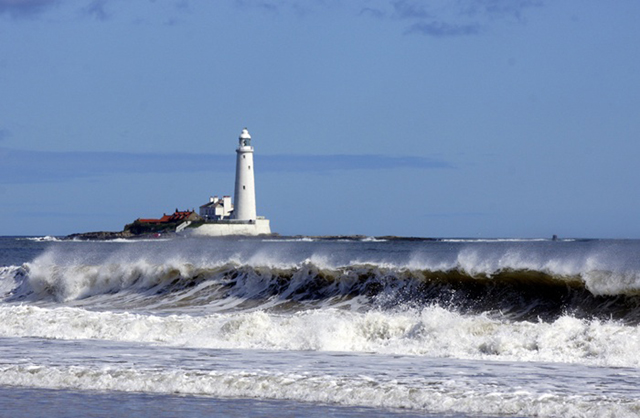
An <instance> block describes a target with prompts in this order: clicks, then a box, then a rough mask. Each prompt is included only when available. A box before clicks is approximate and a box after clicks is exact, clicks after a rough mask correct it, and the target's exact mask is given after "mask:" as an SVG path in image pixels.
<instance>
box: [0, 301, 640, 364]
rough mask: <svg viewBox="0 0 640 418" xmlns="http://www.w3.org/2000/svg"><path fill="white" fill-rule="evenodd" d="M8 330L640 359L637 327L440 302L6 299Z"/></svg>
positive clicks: (507, 357) (160, 340)
mask: <svg viewBox="0 0 640 418" xmlns="http://www.w3.org/2000/svg"><path fill="white" fill-rule="evenodd" d="M0 336H2V337H36V338H53V339H62V340H77V339H94V340H105V341H120V342H135V343H152V344H161V345H167V346H174V347H189V348H212V349H258V350H301V351H309V350H311V351H333V352H353V353H378V354H384V355H413V356H425V357H433V358H449V357H451V358H457V359H469V360H492V361H519V362H522V361H536V362H551V363H574V364H583V365H593V366H615V367H639V366H640V358H639V357H638V355H637V353H638V351H639V350H640V329H639V328H638V327H637V326H630V325H626V324H624V323H622V322H619V321H613V320H606V321H601V320H585V319H578V318H575V317H572V316H562V317H560V318H558V319H556V320H555V321H553V322H528V321H522V322H512V321H506V320H504V319H498V318H495V317H491V316H489V315H482V314H481V315H465V314H461V313H458V312H452V311H450V310H447V309H444V308H441V307H437V306H431V307H425V308H422V309H412V310H406V311H391V312H390V311H379V310H375V311H367V312H355V311H349V310H343V309H333V308H326V309H320V310H307V311H297V312H295V313H287V314H284V313H279V312H268V311H264V310H261V311H252V312H246V311H243V312H232V313H224V314H210V315H188V314H174V315H151V314H135V313H130V312H119V313H118V312H106V311H100V312H97V311H89V310H85V309H81V308H70V307H63V308H43V307H36V306H28V305H16V306H2V307H0Z"/></svg>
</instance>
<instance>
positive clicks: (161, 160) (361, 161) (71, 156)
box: [0, 148, 453, 184]
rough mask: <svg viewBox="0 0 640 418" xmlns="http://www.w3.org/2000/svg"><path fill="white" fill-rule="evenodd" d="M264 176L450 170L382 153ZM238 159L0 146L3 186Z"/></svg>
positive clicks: (282, 164)
mask: <svg viewBox="0 0 640 418" xmlns="http://www.w3.org/2000/svg"><path fill="white" fill-rule="evenodd" d="M256 160H257V161H256V164H258V166H259V170H260V171H261V172H317V173H322V172H331V171H338V170H380V169H397V168H414V169H441V168H452V167H453V166H452V165H451V164H449V163H448V162H446V161H443V160H439V159H437V158H428V157H397V156H384V155H260V156H259V157H257V158H256ZM234 167H235V159H234V157H233V156H232V155H228V154H224V155H221V154H220V155H219V154H188V153H176V154H158V153H145V154H143V153H124V152H43V151H25V150H16V149H9V148H0V183H4V184H24V183H44V182H53V181H65V180H72V179H76V178H88V177H99V176H105V175H110V174H122V173H125V174H136V173H139V174H142V173H197V172H233V170H234Z"/></svg>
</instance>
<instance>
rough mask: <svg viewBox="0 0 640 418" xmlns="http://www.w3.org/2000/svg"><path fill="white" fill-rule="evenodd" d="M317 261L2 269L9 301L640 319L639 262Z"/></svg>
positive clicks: (39, 263) (46, 263) (43, 261)
mask: <svg viewBox="0 0 640 418" xmlns="http://www.w3.org/2000/svg"><path fill="white" fill-rule="evenodd" d="M256 257H257V258H258V259H260V258H261V257H260V256H259V255H256ZM315 261H316V262H314V261H312V260H305V261H304V262H302V263H300V264H298V265H296V264H289V265H282V266H265V265H249V264H240V263H239V262H238V261H227V262H225V263H223V264H216V263H213V264H207V263H193V262H184V261H182V260H179V259H176V260H166V261H165V262H162V263H157V262H152V261H149V260H147V259H144V258H140V259H137V260H134V261H129V262H105V263H102V264H82V263H79V264H75V263H70V264H58V263H56V262H55V260H53V259H51V258H50V257H47V256H46V255H44V256H42V257H40V258H39V259H38V260H36V261H35V262H33V263H27V264H25V265H24V266H22V267H20V268H17V267H14V268H8V269H7V268H5V270H0V278H1V277H3V276H4V277H6V279H5V280H2V283H3V284H2V285H1V286H2V288H0V290H2V289H4V291H5V300H6V301H8V302H18V301H53V302H57V303H72V302H73V303H74V304H76V305H78V304H81V305H83V306H91V305H92V304H93V305H95V306H99V304H101V303H102V304H106V305H108V306H111V307H115V308H120V309H163V310H172V309H177V308H179V309H192V310H201V311H202V310H204V311H207V312H224V311H228V310H250V309H272V310H276V309H277V310H281V311H292V310H297V309H311V308H321V307H336V306H341V307H343V308H346V309H360V310H363V309H387V310H388V309H405V308H415V307H424V306H431V305H438V306H443V307H446V308H447V309H451V310H455V311H458V312H462V313H482V312H488V313H491V314H493V315H499V316H501V317H505V318H509V319H511V320H534V321H535V320H543V321H553V320H555V319H557V318H559V317H561V316H563V315H566V314H571V315H574V316H576V317H579V318H590V319H597V318H614V319H621V320H624V321H627V322H629V323H640V291H639V289H638V283H640V277H639V275H638V273H637V272H611V271H600V270H590V271H585V272H582V273H579V274H555V273H552V272H551V270H550V269H543V270H533V269H527V268H523V269H512V268H498V269H493V268H487V266H484V267H483V266H480V265H479V263H478V262H476V263H473V264H472V265H471V266H470V267H469V266H464V265H459V266H458V267H456V268H452V269H436V270H428V269H427V270H425V269H411V268H406V267H403V268H398V267H396V266H393V265H387V264H381V265H376V264H350V265H347V266H342V267H338V268H326V267H323V266H322V265H323V260H322V258H318V259H316V260H315ZM11 278H12V279H13V280H10V279H11ZM594 289H597V290H598V291H597V292H596V291H594Z"/></svg>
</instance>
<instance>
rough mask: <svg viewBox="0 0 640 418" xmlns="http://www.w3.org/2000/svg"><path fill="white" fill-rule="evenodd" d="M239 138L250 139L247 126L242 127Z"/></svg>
mask: <svg viewBox="0 0 640 418" xmlns="http://www.w3.org/2000/svg"><path fill="white" fill-rule="evenodd" d="M240 139H251V135H249V131H248V130H247V128H244V129H243V130H242V133H241V134H240Z"/></svg>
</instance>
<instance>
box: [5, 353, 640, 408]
mask: <svg viewBox="0 0 640 418" xmlns="http://www.w3.org/2000/svg"><path fill="white" fill-rule="evenodd" d="M150 382H153V384H152V385H151V384H150ZM0 384H3V385H12V386H13V385H19V386H23V387H44V388H49V389H72V390H76V389H77V388H82V389H83V390H96V391H122V392H145V393H158V394H183V395H198V396H215V397H231V398H258V399H288V400H298V401H303V402H315V403H332V404H338V405H351V406H366V407H378V408H401V409H404V410H407V409H409V410H418V411H420V410H424V411H428V412H429V413H430V414H433V413H442V414H445V415H446V416H449V415H450V414H452V413H457V414H465V415H466V414H473V415H482V416H485V415H486V416H498V415H499V416H507V415H508V416H515V415H517V416H537V417H558V416H563V417H602V416H616V417H623V418H624V417H633V416H637V410H638V408H639V407H640V406H639V403H638V401H637V400H628V401H626V402H620V401H619V400H618V399H616V398H614V397H607V396H598V397H593V396H584V395H582V396H580V395H574V396H566V395H565V396H562V395H558V394H556V393H554V392H553V390H551V389H546V390H536V391H524V390H520V391H517V390H513V388H506V387H501V386H498V385H495V384H494V385H486V387H480V388H474V389H475V390H469V388H468V387H467V386H466V385H465V384H464V382H460V381H459V379H452V380H450V381H446V382H445V381H441V380H433V381H428V382H427V384H424V381H423V380H422V379H416V381H414V382H409V383H408V384H405V385H398V384H397V383H396V382H394V381H388V380H378V379H373V378H371V377H370V376H367V375H360V376H340V375H338V376H332V375H323V374H314V373H304V372H301V373H293V372H285V373H278V372H272V371H268V370H242V369H240V370H231V371H202V370H183V369H173V370H163V369H152V368H149V369H133V368H131V367H127V366H122V365H113V366H110V367H103V368H98V367H90V366H72V367H70V366H36V365H3V366H1V367H0Z"/></svg>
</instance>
